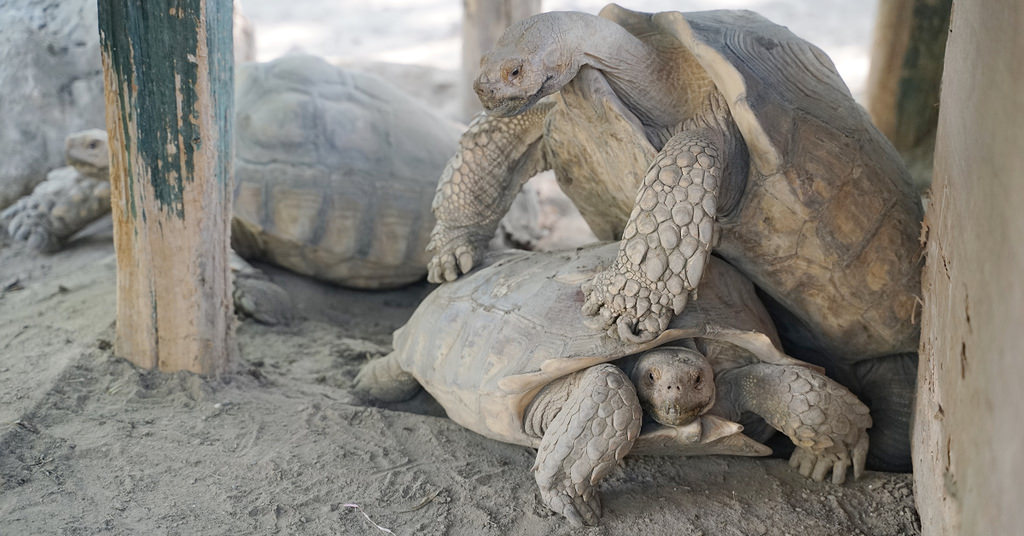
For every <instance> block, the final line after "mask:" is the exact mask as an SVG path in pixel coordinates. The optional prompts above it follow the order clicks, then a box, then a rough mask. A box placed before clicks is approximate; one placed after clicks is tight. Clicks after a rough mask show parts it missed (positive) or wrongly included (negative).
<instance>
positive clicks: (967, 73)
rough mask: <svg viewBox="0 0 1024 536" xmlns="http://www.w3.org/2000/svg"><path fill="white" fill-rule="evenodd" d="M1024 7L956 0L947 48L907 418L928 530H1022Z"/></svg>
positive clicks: (1010, 0) (997, 0)
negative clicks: (915, 374) (910, 417)
mask: <svg viewBox="0 0 1024 536" xmlns="http://www.w3.org/2000/svg"><path fill="white" fill-rule="evenodd" d="M1021 21H1024V4H1022V3H1021V2H1019V1H1018V0H992V1H991V2H957V4H956V8H955V10H954V13H953V17H952V27H951V29H950V33H949V43H948V46H947V48H946V60H945V68H944V70H945V72H944V73H943V76H942V97H941V105H940V110H939V125H938V135H937V138H936V146H935V180H934V183H933V185H932V194H931V208H930V209H929V212H928V215H927V218H926V222H927V225H928V246H927V265H926V268H925V272H924V277H923V286H924V289H923V291H924V301H925V308H924V316H923V324H922V332H921V354H920V355H921V366H920V369H919V385H918V399H917V407H916V415H915V428H914V482H915V495H916V500H917V504H918V510H919V512H920V515H921V522H922V525H923V529H924V534H928V535H940V534H951V535H954V534H955V535H959V534H978V535H981V534H1020V532H1021V527H1024V508H1022V506H1021V505H1022V504H1024V425H1022V424H1021V410H1022V408H1024V277H1022V274H1024V241H1022V238H1021V237H1022V236H1024V208H1022V207H1024V90H1022V88H1024V61H1022V58H1024V33H1021V31H1020V23H1021Z"/></svg>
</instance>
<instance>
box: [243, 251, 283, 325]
mask: <svg viewBox="0 0 1024 536" xmlns="http://www.w3.org/2000/svg"><path fill="white" fill-rule="evenodd" d="M230 264H231V274H232V275H233V276H234V281H233V288H232V291H231V297H232V299H233V300H234V302H235V312H236V313H238V314H239V315H242V316H247V317H251V318H252V319H253V320H255V321H257V322H259V323H261V324H266V325H268V326H287V325H289V324H291V323H292V320H294V318H295V305H294V304H293V303H292V299H291V297H290V296H289V295H288V292H286V291H285V290H284V289H283V288H281V287H279V286H277V285H276V284H274V282H272V281H271V280H270V279H269V278H268V277H267V275H266V274H264V273H263V272H261V271H259V270H258V269H256V268H255V267H254V266H252V265H251V264H249V263H248V262H246V260H245V259H243V258H242V257H240V256H239V255H238V254H237V253H235V251H234V250H232V251H231V258H230Z"/></svg>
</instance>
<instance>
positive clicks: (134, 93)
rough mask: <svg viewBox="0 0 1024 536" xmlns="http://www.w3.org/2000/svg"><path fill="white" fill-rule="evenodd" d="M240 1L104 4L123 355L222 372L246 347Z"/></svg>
mask: <svg viewBox="0 0 1024 536" xmlns="http://www.w3.org/2000/svg"><path fill="white" fill-rule="evenodd" d="M231 19H232V6H231V0H176V1H174V2H160V1H146V2H142V1H140V0H99V26H100V43H101V51H102V57H103V77H104V85H105V93H106V108H107V131H108V133H109V135H110V163H111V166H110V182H111V190H112V192H111V195H112V203H111V204H112V208H113V217H114V247H115V249H116V252H117V342H116V344H115V353H116V354H117V355H119V356H123V357H125V358H128V359H129V360H131V361H132V362H134V363H136V364H137V365H139V366H141V367H145V368H153V367H157V368H159V369H160V370H164V371H176V370H190V371H193V372H198V373H202V374H215V373H218V372H220V371H222V370H224V369H225V366H226V364H227V363H228V361H229V360H230V358H231V357H232V355H233V354H234V353H235V346H234V338H233V324H232V323H233V320H234V316H233V311H232V301H231V277H230V272H229V268H228V248H229V229H230V225H229V224H230V218H231V192H232V169H231V143H232V123H233V91H234V89H233V72H232V71H233V60H232V36H231Z"/></svg>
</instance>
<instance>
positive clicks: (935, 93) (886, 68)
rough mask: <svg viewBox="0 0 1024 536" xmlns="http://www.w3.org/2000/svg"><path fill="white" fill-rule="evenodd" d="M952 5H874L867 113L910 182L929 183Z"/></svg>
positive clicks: (908, 0)
mask: <svg viewBox="0 0 1024 536" xmlns="http://www.w3.org/2000/svg"><path fill="white" fill-rule="evenodd" d="M952 4H953V0H882V1H881V2H879V4H878V19H877V20H876V21H875V36H874V43H873V44H872V47H871V70H870V72H869V73H868V87H867V93H868V105H867V108H868V112H869V113H870V114H871V119H872V120H873V121H874V122H875V125H877V126H878V129H879V130H881V131H882V133H883V134H885V135H886V137H888V138H889V140H890V141H892V143H893V145H894V146H896V149H897V150H898V151H899V152H900V154H902V155H903V157H904V159H905V160H907V163H908V164H909V167H910V172H911V175H913V177H914V182H915V183H916V185H917V186H918V188H920V189H924V188H926V187H927V186H928V184H929V183H930V182H931V172H932V165H931V163H932V150H933V146H934V144H935V125H936V124H937V123H938V118H939V82H940V81H941V80H942V58H943V54H944V53H945V50H946V36H947V35H949V17H950V10H951V9H952Z"/></svg>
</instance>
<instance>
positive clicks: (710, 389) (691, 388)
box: [630, 348, 715, 426]
mask: <svg viewBox="0 0 1024 536" xmlns="http://www.w3.org/2000/svg"><path fill="white" fill-rule="evenodd" d="M630 379H631V380H633V384H634V385H635V386H636V394H637V397H639V398H640V405H641V406H642V407H643V409H644V411H645V412H647V414H648V415H650V416H651V418H653V419H654V420H655V421H658V422H659V423H661V424H665V425H669V426H682V425H684V424H688V423H690V422H692V421H693V420H694V419H696V418H697V417H699V416H700V415H702V414H704V413H705V412H706V411H708V410H709V409H711V406H713V405H714V403H715V373H714V371H713V370H712V368H711V364H710V363H708V360H707V359H705V358H704V356H703V355H701V354H700V353H698V352H696V351H694V350H689V349H686V348H659V349H656V350H651V351H649V352H647V353H645V354H642V355H641V356H640V357H639V358H638V359H637V361H636V364H635V365H634V367H633V371H632V373H631V374H630Z"/></svg>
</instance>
